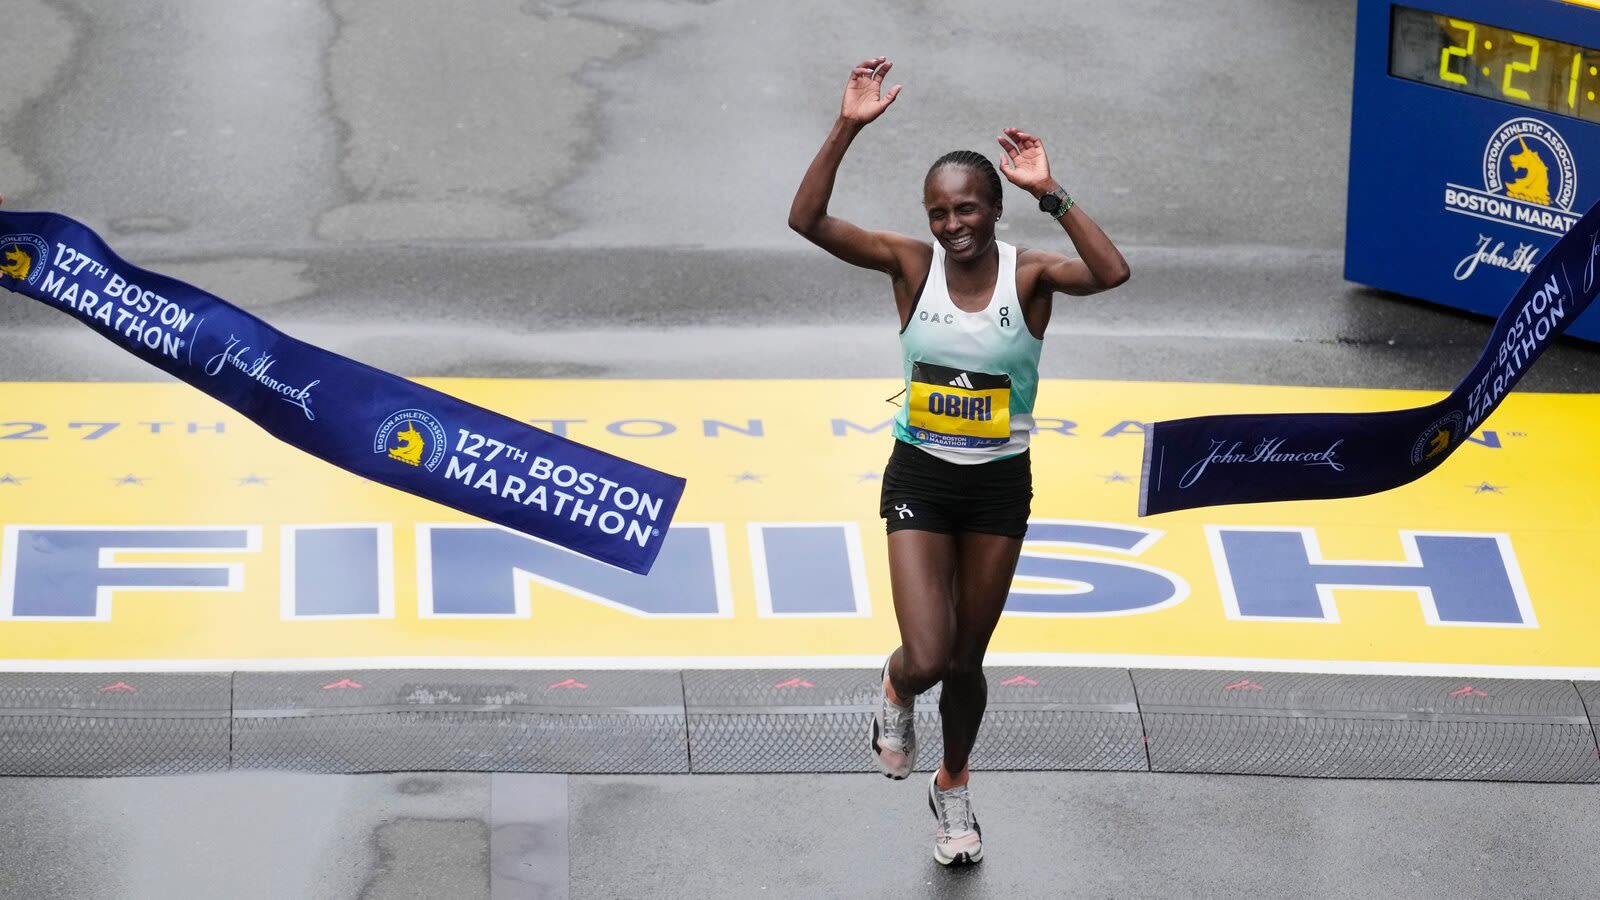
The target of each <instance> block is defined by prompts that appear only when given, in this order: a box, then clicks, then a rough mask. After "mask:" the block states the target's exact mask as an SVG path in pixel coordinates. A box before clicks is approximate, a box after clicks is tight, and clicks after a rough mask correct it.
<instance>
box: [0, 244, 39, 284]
mask: <svg viewBox="0 0 1600 900" xmlns="http://www.w3.org/2000/svg"><path fill="white" fill-rule="evenodd" d="M49 258H50V245H49V244H47V243H45V241H44V238H42V237H39V236H38V235H36V234H8V235H5V236H4V237H0V277H5V278H11V279H15V280H17V281H20V282H22V283H23V284H33V283H34V282H37V281H38V280H39V278H40V276H42V275H43V274H44V267H45V260H46V259H49Z"/></svg>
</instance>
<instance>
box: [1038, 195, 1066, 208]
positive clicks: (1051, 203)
mask: <svg viewBox="0 0 1600 900" xmlns="http://www.w3.org/2000/svg"><path fill="white" fill-rule="evenodd" d="M1060 207H1061V198H1060V197H1057V196H1056V195H1055V194H1045V195H1044V196H1043V197H1040V198H1039V209H1040V211H1042V212H1047V213H1053V212H1055V211H1056V210H1057V209H1059V208H1060Z"/></svg>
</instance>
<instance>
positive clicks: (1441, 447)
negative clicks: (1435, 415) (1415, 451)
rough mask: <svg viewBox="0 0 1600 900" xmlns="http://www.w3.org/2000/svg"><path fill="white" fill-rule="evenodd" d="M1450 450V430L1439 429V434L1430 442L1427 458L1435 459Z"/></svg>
mask: <svg viewBox="0 0 1600 900" xmlns="http://www.w3.org/2000/svg"><path fill="white" fill-rule="evenodd" d="M1449 449H1450V429H1448V428H1441V429H1439V433H1438V434H1435V435H1434V436H1433V440H1431V441H1429V442H1428V456H1427V458H1428V459H1433V458H1434V457H1435V456H1438V455H1439V454H1441V453H1443V452H1445V451H1446V450H1449Z"/></svg>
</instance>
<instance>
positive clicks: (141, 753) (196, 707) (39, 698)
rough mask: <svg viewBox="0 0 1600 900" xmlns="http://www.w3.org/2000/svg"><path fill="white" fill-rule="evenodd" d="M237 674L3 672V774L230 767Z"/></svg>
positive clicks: (187, 770)
mask: <svg viewBox="0 0 1600 900" xmlns="http://www.w3.org/2000/svg"><path fill="white" fill-rule="evenodd" d="M231 677H232V676H230V675H228V674H226V673H223V674H193V675H189V674H150V673H128V672H124V673H106V674H81V673H80V674H65V673H62V674H0V775H30V776H95V775H182V774H187V773H190V772H213V771H219V770H223V769H226V768H228V762H229V761H228V730H229V718H228V717H229V708H230V702H231V697H230V690H229V681H230V680H231Z"/></svg>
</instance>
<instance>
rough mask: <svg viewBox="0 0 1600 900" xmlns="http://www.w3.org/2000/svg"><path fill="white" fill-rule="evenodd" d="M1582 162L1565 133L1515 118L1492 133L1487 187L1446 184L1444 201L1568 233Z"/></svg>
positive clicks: (1449, 206)
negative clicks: (1579, 168) (1576, 155)
mask: <svg viewBox="0 0 1600 900" xmlns="http://www.w3.org/2000/svg"><path fill="white" fill-rule="evenodd" d="M1577 193H1578V165H1577V162H1576V160H1575V159H1574V158H1573V156H1572V148H1571V147H1569V146H1568V145H1567V141H1566V139H1565V138H1563V137H1562V136H1561V133H1560V132H1558V131H1556V130H1555V129H1554V128H1552V127H1551V126H1550V125H1547V124H1545V123H1544V122H1542V121H1540V120H1538V119H1535V118H1533V117H1531V116H1521V117H1518V118H1515V119H1511V120H1509V121H1507V122H1505V123H1504V124H1502V125H1501V126H1500V127H1499V128H1497V129H1495V132H1494V134H1492V135H1491V136H1490V137H1489V142H1488V143H1487V144H1486V145H1485V147H1484V151H1483V187H1482V188H1481V189H1479V188H1473V187H1466V186H1464V185H1458V184H1446V185H1445V192H1444V206H1445V209H1446V210H1449V211H1450V212H1453V213H1460V214H1462V215H1468V216H1472V217H1474V218H1478V219H1487V220H1489V221H1491V222H1500V223H1502V224H1505V225H1510V226H1513V227H1515V228H1523V229H1526V230H1528V231H1537V232H1541V233H1543V234H1552V235H1556V236H1557V237H1559V236H1561V235H1563V234H1566V233H1567V230H1568V229H1570V228H1571V227H1572V226H1573V225H1574V224H1575V223H1576V222H1577V221H1578V216H1577V215H1575V214H1573V212H1572V204H1573V201H1574V199H1575V198H1576V196H1577Z"/></svg>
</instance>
